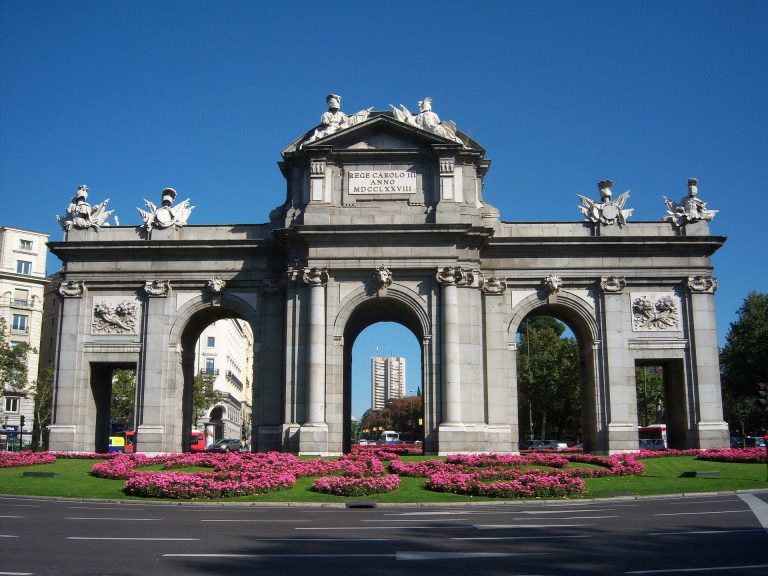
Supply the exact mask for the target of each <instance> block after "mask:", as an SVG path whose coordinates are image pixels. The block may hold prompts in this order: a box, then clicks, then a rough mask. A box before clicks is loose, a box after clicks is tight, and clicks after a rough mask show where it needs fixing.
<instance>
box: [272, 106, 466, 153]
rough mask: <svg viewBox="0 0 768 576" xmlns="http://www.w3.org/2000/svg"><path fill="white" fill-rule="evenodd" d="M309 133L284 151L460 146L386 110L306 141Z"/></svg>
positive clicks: (411, 148)
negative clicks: (400, 119) (326, 134)
mask: <svg viewBox="0 0 768 576" xmlns="http://www.w3.org/2000/svg"><path fill="white" fill-rule="evenodd" d="M313 133H314V129H313V130H310V131H309V132H307V133H306V134H304V135H302V136H301V137H300V138H298V139H296V140H295V141H294V142H293V143H292V144H291V145H290V146H289V147H288V148H286V150H285V151H284V153H291V152H296V151H297V150H299V149H302V150H307V151H309V150H312V149H316V148H327V147H329V146H330V147H332V148H333V149H334V150H424V149H429V148H431V147H432V146H433V145H435V144H438V145H447V146H456V147H458V148H462V147H463V146H462V145H461V144H459V143H458V142H455V141H453V140H449V139H447V138H442V137H440V136H438V135H436V134H433V133H431V132H427V131H426V130H422V129H421V128H418V127H416V126H412V125H410V124H406V123H404V122H400V121H398V120H396V119H395V118H394V117H392V115H391V114H390V113H389V112H373V113H372V114H371V116H370V117H369V118H368V119H367V120H365V121H364V122H360V123H359V124H356V125H354V126H350V127H349V128H345V129H344V130H340V131H338V132H336V133H335V134H331V135H329V136H326V137H324V138H318V139H316V140H314V141H312V142H309V141H308V140H309V139H310V137H311V136H312V134H313ZM467 141H468V143H469V147H472V148H480V147H479V146H477V145H476V143H475V142H474V141H472V140H471V139H468V138H467Z"/></svg>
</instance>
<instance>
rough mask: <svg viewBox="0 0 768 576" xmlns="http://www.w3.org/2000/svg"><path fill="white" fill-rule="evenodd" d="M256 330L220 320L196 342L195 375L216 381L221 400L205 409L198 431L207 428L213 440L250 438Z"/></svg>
mask: <svg viewBox="0 0 768 576" xmlns="http://www.w3.org/2000/svg"><path fill="white" fill-rule="evenodd" d="M252 372H253V331H252V330H251V327H250V326H249V325H248V323H247V322H245V321H243V320H240V319H237V318H226V319H223V320H217V321H216V322H213V323H212V324H210V325H209V326H208V327H207V328H205V329H204V330H203V332H202V334H201V335H200V338H199V339H198V341H197V354H196V357H195V374H203V375H204V376H206V377H210V378H213V389H214V390H215V391H217V392H219V393H220V394H221V395H222V399H221V401H219V402H216V403H215V404H214V405H212V406H209V407H208V408H207V409H206V410H205V414H204V415H203V416H202V417H201V418H200V419H198V421H197V422H196V426H197V427H198V429H202V428H203V427H208V428H209V429H211V430H212V431H213V435H214V438H215V439H216V440H220V439H222V438H241V437H243V436H244V437H245V438H248V437H249V434H250V412H251V391H252V383H251V374H252Z"/></svg>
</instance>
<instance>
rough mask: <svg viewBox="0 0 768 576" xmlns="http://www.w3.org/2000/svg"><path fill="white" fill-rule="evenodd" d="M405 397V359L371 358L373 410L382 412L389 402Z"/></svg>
mask: <svg viewBox="0 0 768 576" xmlns="http://www.w3.org/2000/svg"><path fill="white" fill-rule="evenodd" d="M404 396H405V358H402V357H389V358H385V357H383V356H374V357H372V358H371V408H372V409H374V410H381V409H382V408H384V406H386V405H387V403H388V402H391V401H392V400H397V399H398V398H402V397H404Z"/></svg>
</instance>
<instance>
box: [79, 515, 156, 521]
mask: <svg viewBox="0 0 768 576" xmlns="http://www.w3.org/2000/svg"><path fill="white" fill-rule="evenodd" d="M65 520H109V521H113V520H117V521H122V520H125V521H127V522H156V521H160V520H162V518H117V517H114V516H108V517H106V518H79V517H77V518H65Z"/></svg>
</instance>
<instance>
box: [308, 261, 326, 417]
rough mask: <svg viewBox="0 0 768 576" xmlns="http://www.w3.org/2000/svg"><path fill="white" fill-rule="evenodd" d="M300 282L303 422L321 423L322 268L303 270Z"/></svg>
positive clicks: (323, 391)
mask: <svg viewBox="0 0 768 576" xmlns="http://www.w3.org/2000/svg"><path fill="white" fill-rule="evenodd" d="M303 280H304V283H305V284H307V285H308V286H309V346H308V348H309V350H308V354H307V360H308V366H307V388H308V390H307V421H306V422H305V424H309V425H312V424H324V423H325V285H326V284H327V283H328V271H327V270H326V269H325V268H305V269H304V275H303Z"/></svg>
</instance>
